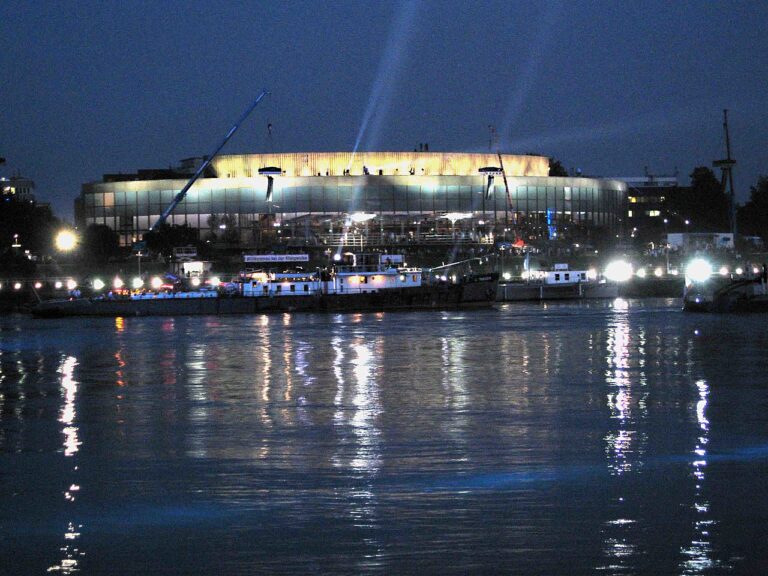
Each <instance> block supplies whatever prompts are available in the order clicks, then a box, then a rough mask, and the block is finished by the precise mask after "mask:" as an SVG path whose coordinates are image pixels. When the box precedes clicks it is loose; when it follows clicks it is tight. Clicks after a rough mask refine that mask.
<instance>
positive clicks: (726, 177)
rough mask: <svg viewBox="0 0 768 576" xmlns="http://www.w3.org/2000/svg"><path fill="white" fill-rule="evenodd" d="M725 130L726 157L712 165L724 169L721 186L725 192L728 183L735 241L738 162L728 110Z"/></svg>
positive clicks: (730, 213) (730, 219)
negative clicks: (733, 145) (734, 175)
mask: <svg viewBox="0 0 768 576" xmlns="http://www.w3.org/2000/svg"><path fill="white" fill-rule="evenodd" d="M723 130H724V131H725V154H726V158H725V159H723V160H715V161H714V162H713V163H712V166H714V167H715V168H720V170H721V171H722V177H721V180H720V186H721V187H722V191H723V192H725V187H726V185H727V186H728V188H729V190H728V203H729V212H728V220H729V223H730V227H731V234H733V238H734V241H735V240H736V232H737V227H736V194H735V193H734V189H733V166H734V165H735V164H736V160H734V159H733V158H731V136H730V134H729V132H728V110H727V109H726V110H723Z"/></svg>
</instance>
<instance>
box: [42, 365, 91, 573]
mask: <svg viewBox="0 0 768 576" xmlns="http://www.w3.org/2000/svg"><path fill="white" fill-rule="evenodd" d="M76 366H77V359H76V358H74V357H72V356H67V357H64V358H62V360H61V363H60V365H59V369H58V373H59V374H60V378H61V390H62V394H63V403H62V407H61V410H60V414H59V422H61V423H62V424H63V425H64V426H63V427H62V430H61V432H62V434H63V436H64V439H63V440H62V445H63V448H64V457H65V458H72V460H73V463H72V465H71V472H70V477H71V478H75V477H76V475H77V471H78V466H77V464H76V462H75V458H73V457H74V456H75V454H77V452H78V451H79V450H80V446H81V445H82V442H81V441H80V440H79V439H78V436H77V432H78V427H77V426H76V425H75V423H76V422H75V419H76V417H77V410H76V401H77V392H78V382H77V381H76V380H75V377H74V371H75V367H76ZM79 491H80V486H79V485H78V484H77V483H75V482H70V483H69V487H68V488H67V489H66V490H65V491H64V500H65V501H66V502H68V503H69V504H70V505H71V504H73V503H74V502H75V500H76V497H77V495H78V493H79ZM81 529H82V524H77V523H76V522H75V521H72V520H70V521H69V522H67V527H66V530H65V532H64V542H65V544H64V546H62V547H61V548H60V551H61V552H62V553H63V557H62V558H61V560H60V561H59V563H58V564H54V565H53V566H49V567H48V572H62V573H63V574H71V573H73V572H79V571H80V567H79V562H80V560H81V559H82V557H83V556H85V553H84V552H83V551H81V550H80V548H79V544H78V542H77V541H78V539H79V538H80V535H81V534H80V530H81Z"/></svg>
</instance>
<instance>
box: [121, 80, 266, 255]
mask: <svg viewBox="0 0 768 576" xmlns="http://www.w3.org/2000/svg"><path fill="white" fill-rule="evenodd" d="M266 95H267V91H266V90H263V91H262V92H261V94H259V95H258V97H257V98H256V100H254V101H253V103H252V104H251V105H250V106H248V109H247V110H246V111H245V112H244V113H243V115H242V116H240V118H239V119H238V121H237V122H235V124H234V126H232V128H230V129H229V132H227V135H226V136H225V137H224V140H222V141H221V144H219V145H218V146H217V147H216V149H215V150H214V151H213V153H212V154H211V155H210V156H208V157H207V158H206V159H205V162H203V163H202V164H201V165H200V167H199V168H198V169H197V171H196V172H195V173H194V174H193V175H192V178H190V179H189V181H188V182H187V183H186V184H185V185H184V187H183V188H182V189H181V190H180V191H179V193H178V194H176V196H174V198H173V201H172V202H171V203H170V204H169V205H168V207H167V208H166V209H165V210H163V213H162V214H160V217H159V218H158V219H157V221H156V222H155V223H154V224H152V227H151V228H150V229H149V231H150V232H155V231H156V230H157V229H158V228H160V226H162V225H163V224H164V223H165V221H166V220H167V219H168V216H170V214H171V212H173V211H174V209H175V208H176V206H178V205H179V202H181V201H182V200H184V197H185V196H186V195H187V191H189V189H190V188H191V187H192V185H193V184H194V183H195V182H196V181H197V179H198V178H200V176H202V174H203V173H204V172H205V170H206V168H208V166H210V164H211V162H212V161H213V159H214V158H215V157H216V155H217V154H218V153H219V152H221V149H222V148H224V146H225V145H226V143H227V142H229V139H230V138H232V135H233V134H234V133H235V132H236V131H237V129H238V128H239V127H240V124H242V123H243V122H244V121H245V119H246V118H248V116H250V114H251V112H253V110H254V108H256V106H258V105H259V102H261V101H262V100H263V99H264V97H265V96H266ZM137 244H141V243H137ZM134 247H136V246H134ZM143 247H144V246H139V249H143Z"/></svg>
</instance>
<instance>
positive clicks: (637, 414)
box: [600, 299, 646, 571]
mask: <svg viewBox="0 0 768 576" xmlns="http://www.w3.org/2000/svg"><path fill="white" fill-rule="evenodd" d="M613 312H614V318H613V321H612V323H611V325H610V326H609V328H608V334H607V340H606V348H607V350H606V352H607V354H606V369H605V380H606V384H607V387H608V391H607V395H606V400H607V402H606V405H607V407H608V410H609V418H610V420H611V422H612V424H613V425H612V426H611V427H610V429H609V431H608V433H607V434H606V435H605V438H604V440H605V455H606V458H607V460H608V470H609V473H610V474H611V476H613V477H615V481H616V482H620V483H622V484H623V482H624V480H623V478H624V476H626V475H627V474H629V473H631V472H633V471H635V468H636V467H638V466H641V465H642V460H641V457H642V454H643V452H644V444H645V438H644V437H643V436H642V435H641V434H640V433H639V431H638V430H637V421H638V420H639V419H641V418H643V417H645V416H646V414H645V412H646V403H645V400H644V398H643V395H642V394H641V393H640V390H637V389H636V388H637V387H638V386H642V378H641V377H637V376H635V377H633V375H632V372H631V363H635V364H637V365H639V366H643V365H644V359H643V358H642V355H643V353H644V350H645V347H644V342H643V338H641V337H638V340H639V344H638V343H636V342H634V340H633V335H632V333H631V331H630V325H629V314H628V313H629V307H628V305H627V303H626V301H624V300H621V299H617V300H616V301H615V302H614V305H613ZM637 356H640V357H639V358H637ZM628 497H629V495H627V496H624V495H623V494H622V495H621V496H619V499H618V502H617V505H618V507H619V511H618V512H617V517H614V518H610V519H608V520H607V521H606V522H605V523H604V525H603V528H602V535H603V554H604V555H605V557H606V561H607V565H604V566H601V567H600V568H601V569H605V570H611V571H616V570H626V569H629V568H631V561H632V559H633V558H634V557H635V556H636V555H637V542H636V541H637V540H638V539H639V537H638V536H637V534H636V532H637V521H636V520H635V519H633V518H627V517H626V513H625V512H624V509H625V506H626V504H627V503H626V501H625V499H626V498H628Z"/></svg>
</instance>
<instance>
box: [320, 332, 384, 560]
mask: <svg viewBox="0 0 768 576" xmlns="http://www.w3.org/2000/svg"><path fill="white" fill-rule="evenodd" d="M331 346H332V349H333V354H334V360H333V373H334V378H335V380H336V386H337V388H336V395H335V397H334V416H333V421H334V427H335V429H336V432H337V434H338V436H339V440H338V444H337V445H338V447H337V449H336V452H335V454H334V456H333V457H332V463H333V465H334V466H335V467H336V468H340V469H342V470H345V469H347V470H349V471H350V472H352V473H353V477H354V478H355V479H356V480H358V481H361V482H356V484H355V488H354V489H352V490H351V492H350V493H349V494H348V495H347V496H346V500H347V502H348V506H349V515H350V517H351V518H352V520H353V524H354V526H355V527H356V528H358V529H365V530H366V531H371V530H373V531H375V530H377V528H378V525H379V519H378V514H377V510H378V498H377V495H376V492H375V491H374V485H373V482H374V480H375V478H376V477H377V475H378V473H379V470H380V468H381V458H382V456H381V442H382V440H381V430H380V429H379V426H378V418H379V416H380V414H381V413H382V407H381V399H380V391H379V383H378V381H377V367H378V365H377V358H381V342H380V341H379V340H378V339H377V340H374V341H370V340H367V339H365V338H363V337H360V336H358V337H353V339H352V341H351V342H350V341H348V340H347V341H346V343H345V339H343V338H341V337H340V336H339V335H336V336H334V338H333V339H332V340H331ZM350 368H351V370H350ZM347 371H349V372H351V373H350V374H349V377H347V375H346V373H347ZM348 380H349V383H348ZM350 396H351V398H350ZM350 431H351V434H352V436H351V437H350V435H349V432H350ZM347 447H349V449H347ZM364 541H365V543H366V544H367V545H368V546H369V547H371V548H372V549H373V551H372V553H371V555H370V556H369V557H368V558H367V559H366V560H365V562H364V563H365V564H366V565H370V564H371V562H373V561H374V560H373V559H375V558H377V557H378V556H380V555H381V553H382V551H383V544H382V543H381V542H380V541H379V539H378V536H377V535H376V532H369V533H368V534H367V535H366V536H365V537H364Z"/></svg>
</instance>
